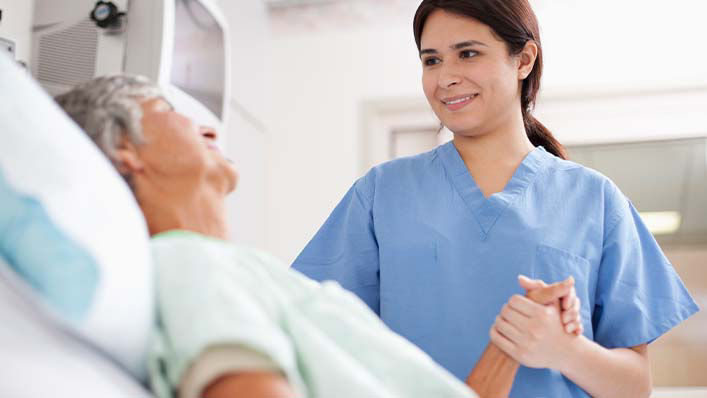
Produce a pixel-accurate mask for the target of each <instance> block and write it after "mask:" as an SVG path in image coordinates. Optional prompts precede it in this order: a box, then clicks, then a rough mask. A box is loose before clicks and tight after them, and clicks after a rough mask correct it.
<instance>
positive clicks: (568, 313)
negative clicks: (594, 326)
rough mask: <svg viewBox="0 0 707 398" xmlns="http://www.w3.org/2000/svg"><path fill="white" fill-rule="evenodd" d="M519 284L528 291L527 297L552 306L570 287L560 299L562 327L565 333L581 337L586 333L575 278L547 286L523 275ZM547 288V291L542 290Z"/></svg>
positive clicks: (519, 278) (519, 279)
mask: <svg viewBox="0 0 707 398" xmlns="http://www.w3.org/2000/svg"><path fill="white" fill-rule="evenodd" d="M518 283H520V286H521V287H522V288H523V289H525V290H526V294H525V296H526V297H528V298H529V299H531V300H533V301H535V302H536V303H540V304H546V305H547V304H551V303H555V302H557V299H556V297H557V296H558V295H559V294H563V293H564V292H565V291H566V290H567V286H568V285H569V286H570V288H569V292H567V293H566V294H563V295H562V297H560V299H559V309H560V312H561V319H562V325H563V326H564V328H565V332H567V333H572V334H574V335H575V336H579V335H580V334H582V333H583V332H584V327H583V326H582V318H581V316H580V312H579V311H580V308H581V304H580V301H579V298H578V297H577V293H576V290H575V288H574V278H572V277H569V278H567V280H565V281H564V284H563V282H561V283H555V284H553V285H549V286H548V285H547V284H546V283H545V282H543V281H541V280H539V279H530V278H527V277H525V276H523V275H521V276H519V277H518ZM542 288H547V289H542Z"/></svg>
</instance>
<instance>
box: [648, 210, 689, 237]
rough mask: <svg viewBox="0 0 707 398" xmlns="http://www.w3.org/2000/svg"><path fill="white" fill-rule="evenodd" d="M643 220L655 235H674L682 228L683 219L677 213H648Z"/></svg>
mask: <svg viewBox="0 0 707 398" xmlns="http://www.w3.org/2000/svg"><path fill="white" fill-rule="evenodd" d="M640 214H641V218H642V219H643V222H644V223H645V224H646V226H647V227H648V230H649V231H651V233H652V234H653V235H668V234H673V233H675V231H677V230H678V229H679V228H680V222H681V221H682V217H681V216H680V213H679V212H677V211H646V212H641V213H640Z"/></svg>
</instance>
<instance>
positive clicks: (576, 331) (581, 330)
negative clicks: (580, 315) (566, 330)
mask: <svg viewBox="0 0 707 398" xmlns="http://www.w3.org/2000/svg"><path fill="white" fill-rule="evenodd" d="M583 333H584V326H582V324H581V323H580V324H579V327H578V328H577V329H575V330H574V333H573V334H574V335H575V336H579V335H581V334H583Z"/></svg>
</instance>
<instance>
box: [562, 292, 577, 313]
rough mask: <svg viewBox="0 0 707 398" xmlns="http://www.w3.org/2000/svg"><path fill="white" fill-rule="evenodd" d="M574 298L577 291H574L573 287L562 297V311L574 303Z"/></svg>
mask: <svg viewBox="0 0 707 398" xmlns="http://www.w3.org/2000/svg"><path fill="white" fill-rule="evenodd" d="M575 298H577V291H576V290H575V288H574V287H572V289H570V292H569V294H567V295H566V296H564V297H562V309H563V310H566V309H568V308H570V307H572V304H573V303H574V299H575Z"/></svg>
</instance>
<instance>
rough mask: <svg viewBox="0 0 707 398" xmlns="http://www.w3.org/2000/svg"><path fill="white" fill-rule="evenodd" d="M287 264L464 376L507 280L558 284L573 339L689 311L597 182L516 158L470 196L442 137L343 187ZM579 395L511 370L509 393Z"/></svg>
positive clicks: (546, 378) (632, 218)
mask: <svg viewBox="0 0 707 398" xmlns="http://www.w3.org/2000/svg"><path fill="white" fill-rule="evenodd" d="M293 267H294V268H295V269H297V270H299V271H300V272H302V273H304V274H305V275H307V276H309V277H311V278H313V279H315V280H319V281H322V280H336V281H338V282H339V283H340V284H341V285H342V286H343V287H345V288H347V289H349V290H351V291H352V292H354V293H355V294H357V295H358V296H359V297H360V298H361V299H362V300H363V301H365V302H366V304H368V306H369V307H370V308H371V309H372V310H373V311H375V312H376V313H377V314H378V315H379V316H380V317H381V318H382V319H383V321H384V322H385V323H386V324H387V325H388V326H389V327H390V328H391V329H393V330H394V331H395V332H397V333H399V334H401V335H402V336H404V337H406V338H407V339H409V340H410V341H412V342H413V343H414V344H416V345H417V346H419V347H420V348H421V349H423V350H424V351H425V352H427V353H428V354H429V355H430V356H431V357H432V358H433V359H435V360H436V361H437V362H438V363H440V364H441V365H442V366H444V367H445V368H447V369H448V370H449V371H451V372H452V373H453V374H454V375H456V376H457V377H458V378H459V379H461V380H464V379H466V377H467V376H468V374H469V372H470V371H471V370H472V368H473V367H474V365H475V364H476V362H477V361H478V359H479V358H480V356H481V354H482V352H483V350H484V348H485V347H486V345H487V344H488V342H489V329H490V328H491V325H492V324H493V322H494V319H495V317H496V315H497V314H498V313H499V312H500V310H501V307H502V306H503V305H504V304H505V303H506V302H507V300H508V299H509V298H510V297H511V296H512V295H513V294H517V293H523V291H522V290H521V288H520V287H519V286H518V282H517V277H518V275H519V274H523V275H527V276H530V277H532V278H538V279H542V280H544V281H545V282H548V283H553V282H558V281H560V280H563V279H565V278H567V277H568V276H570V275H572V276H573V277H574V278H575V281H576V290H577V295H578V296H579V298H580V299H581V303H582V311H581V314H582V322H583V324H584V330H585V332H584V334H585V335H586V336H587V337H588V338H589V339H592V340H594V341H596V342H597V343H599V344H601V345H602V346H604V347H607V348H616V347H632V346H637V345H640V344H644V343H648V342H651V341H653V340H655V339H656V338H658V337H659V336H660V335H662V334H663V333H665V332H666V331H668V330H669V329H671V328H672V327H674V326H675V325H677V324H678V323H680V322H681V321H682V320H684V319H686V318H687V317H689V316H690V315H692V314H693V313H695V312H697V311H698V307H697V305H696V304H695V302H694V301H693V300H692V298H691V297H690V295H689V293H688V292H687V290H686V289H685V287H684V285H683V283H682V281H681V280H680V278H679V277H678V275H677V274H676V273H675V270H674V269H673V267H672V266H671V264H670V263H669V261H668V259H667V258H666V257H665V256H664V254H663V253H662V251H661V250H660V248H659V247H658V244H657V243H656V241H655V240H654V238H653V236H652V235H651V233H650V232H649V231H648V229H647V228H646V226H645V225H644V224H643V222H642V221H641V218H640V217H639V215H638V213H637V211H636V209H635V208H634V207H633V205H632V204H631V203H630V202H629V201H628V200H627V199H626V197H625V196H624V195H623V194H622V193H621V192H620V191H619V189H618V188H617V187H616V186H615V185H614V184H613V183H612V182H611V181H610V180H609V179H608V178H606V177H604V176H603V175H601V174H599V173H597V172H596V171H593V170H591V169H588V168H585V167H583V166H580V165H578V164H576V163H572V162H569V161H565V160H562V159H559V158H557V157H555V156H553V155H551V154H549V153H548V152H546V151H545V150H544V149H543V148H542V147H538V148H536V149H534V150H533V151H532V152H530V153H529V154H528V155H527V156H526V158H525V159H524V160H523V162H522V163H521V164H520V166H519V167H518V169H517V170H516V172H515V174H514V175H513V177H512V178H511V180H510V182H509V183H508V185H507V186H506V187H505V189H504V190H503V192H499V193H496V194H493V195H491V196H490V197H489V198H484V196H483V194H482V192H481V190H480V189H479V187H478V186H477V185H476V183H475V182H474V180H473V178H472V177H471V174H470V173H469V172H468V170H467V168H466V165H465V164H464V162H463V161H462V159H461V157H460V155H459V153H458V152H457V150H456V147H455V146H454V144H453V143H452V142H449V143H447V144H444V145H442V146H440V147H438V148H437V149H435V150H433V151H431V152H427V153H424V154H421V155H418V156H414V157H408V158H402V159H397V160H394V161H391V162H388V163H385V164H382V165H380V166H377V167H375V168H373V169H372V170H371V171H370V172H369V173H367V174H366V175H365V176H364V177H362V178H361V179H359V180H358V181H356V183H355V184H354V186H353V187H352V188H351V189H350V190H349V192H348V193H347V194H346V196H345V197H344V198H343V200H342V201H341V203H339V205H338V206H337V207H336V209H335V210H334V211H333V213H332V214H331V216H330V217H329V219H328V220H327V221H326V222H325V224H324V225H323V226H322V228H321V229H320V230H319V232H318V233H317V234H316V236H315V237H314V238H313V239H312V241H311V242H310V243H309V244H308V245H307V247H306V248H305V249H304V251H303V252H302V253H301V254H300V255H299V257H298V258H297V259H296V260H295V262H294V265H293ZM570 396H571V397H587V396H588V395H587V394H586V393H585V392H584V391H583V390H582V389H581V388H579V387H578V386H577V385H575V384H574V383H572V382H571V381H570V380H569V379H567V378H565V377H563V376H562V375H561V374H560V373H559V372H557V371H554V370H549V369H531V368H526V367H521V369H520V370H519V372H518V375H517V377H516V379H515V383H514V385H513V390H512V392H511V397H518V398H521V397H522V398H526V397H570Z"/></svg>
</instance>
